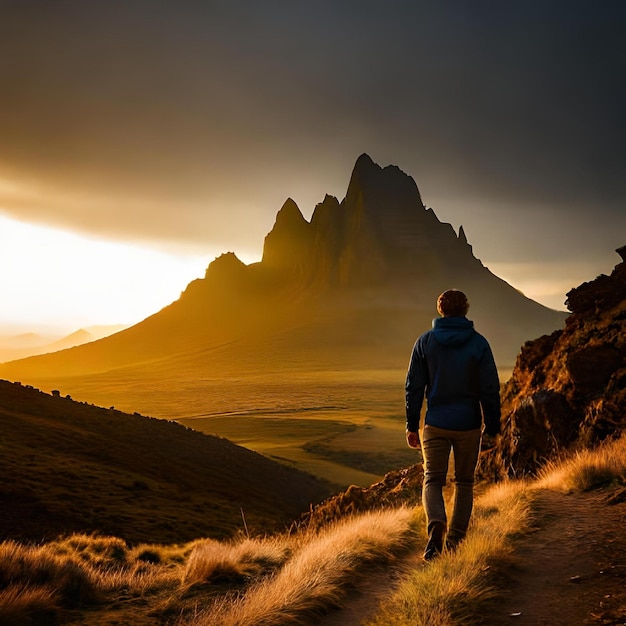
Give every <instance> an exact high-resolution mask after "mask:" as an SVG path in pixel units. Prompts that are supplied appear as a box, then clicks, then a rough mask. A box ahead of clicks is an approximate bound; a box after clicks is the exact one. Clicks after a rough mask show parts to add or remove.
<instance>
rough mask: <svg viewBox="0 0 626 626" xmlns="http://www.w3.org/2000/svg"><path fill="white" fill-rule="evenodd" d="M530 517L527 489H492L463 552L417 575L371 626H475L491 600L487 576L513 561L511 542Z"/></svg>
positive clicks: (449, 555) (511, 485)
mask: <svg viewBox="0 0 626 626" xmlns="http://www.w3.org/2000/svg"><path fill="white" fill-rule="evenodd" d="M527 512H528V495H527V489H526V487H525V485H524V484H523V483H507V484H504V485H499V486H497V487H494V488H492V489H490V490H489V491H488V492H487V493H486V494H485V495H484V496H482V497H481V498H479V499H478V501H477V503H476V511H475V515H474V521H473V525H472V528H471V531H470V532H469V534H468V536H467V538H466V540H465V541H464V542H463V543H462V544H461V546H460V547H459V549H458V550H457V551H456V552H455V553H444V554H443V555H442V556H441V557H440V558H438V559H436V560H435V561H433V562H432V563H429V564H428V566H424V567H420V568H418V569H415V570H414V571H413V572H412V573H411V575H410V576H408V577H407V578H406V579H405V580H404V581H403V583H402V584H401V585H400V587H399V588H398V590H397V591H396V593H395V594H394V595H393V597H392V598H391V599H390V600H388V601H387V602H386V603H384V604H383V606H382V607H381V610H380V612H379V614H378V615H377V616H376V618H375V619H373V620H372V621H370V622H369V623H368V624H369V625H370V626H408V625H411V626H420V625H424V626H444V625H449V624H471V623H472V619H473V618H472V616H473V615H476V607H477V606H478V605H480V604H481V603H482V602H484V601H486V600H487V599H489V598H490V597H491V595H492V589H491V586H490V582H489V580H488V577H487V576H486V575H485V573H486V572H487V571H488V570H489V567H490V563H492V562H495V561H502V560H505V559H506V558H507V557H508V556H509V546H508V542H507V537H508V536H510V535H511V534H513V533H517V532H521V531H523V530H524V527H525V523H526V521H527V519H528V515H527ZM419 514H420V515H423V512H422V511H421V510H420V512H419Z"/></svg>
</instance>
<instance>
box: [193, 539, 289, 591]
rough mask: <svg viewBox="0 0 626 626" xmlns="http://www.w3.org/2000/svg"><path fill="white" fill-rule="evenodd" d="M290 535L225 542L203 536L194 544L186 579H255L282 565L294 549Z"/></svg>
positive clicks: (208, 580) (210, 580)
mask: <svg viewBox="0 0 626 626" xmlns="http://www.w3.org/2000/svg"><path fill="white" fill-rule="evenodd" d="M291 543H292V541H291V540H290V539H289V538H288V537H270V538H267V539H244V540H243V541H240V542H238V543H237V542H229V543H222V542H219V541H214V540H212V539H204V540H202V541H198V542H197V543H195V545H194V547H193V550H192V551H191V554H190V555H189V559H188V560H187V567H186V569H185V574H184V578H183V582H184V583H185V584H188V585H192V584H194V583H208V582H216V581H238V580H245V579H250V578H254V577H256V576H259V575H261V574H263V573H265V572H268V571H272V570H273V569H276V568H277V567H279V566H280V565H282V564H283V563H284V562H285V561H286V560H287V559H288V558H289V557H290V556H291V552H292V546H291Z"/></svg>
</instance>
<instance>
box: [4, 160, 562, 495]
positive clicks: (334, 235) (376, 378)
mask: <svg viewBox="0 0 626 626" xmlns="http://www.w3.org/2000/svg"><path fill="white" fill-rule="evenodd" d="M450 287H457V288H459V289H463V290H464V291H465V292H466V293H467V294H468V296H469V299H470V303H471V308H470V317H471V318H472V319H473V320H474V322H475V324H476V327H477V328H478V330H479V331H480V332H482V333H483V334H485V335H486V336H487V337H488V339H489V340H490V343H491V345H492V346H493V348H494V353H495V356H496V359H497V360H498V363H499V365H500V367H501V368H502V369H503V371H504V370H506V369H507V368H509V369H510V368H511V367H512V364H513V363H514V360H515V356H516V355H517V352H518V350H519V346H520V345H521V344H522V343H523V342H525V341H526V340H528V339H530V338H533V337H537V336H539V335H541V334H544V333H546V332H552V331H553V330H554V329H556V328H559V327H561V326H562V324H563V321H564V319H565V317H566V315H565V313H562V312H557V311H553V310H550V309H547V308H546V307H543V306H541V305H540V304H538V303H536V302H534V301H532V300H530V299H528V298H526V297H525V296H524V295H523V294H522V293H520V292H519V291H517V290H516V289H514V288H513V287H511V286H510V285H508V284H507V283H506V282H504V281H503V280H501V279H500V278H498V277H497V276H495V275H494V274H492V273H491V272H490V271H489V270H488V269H487V268H486V267H484V266H483V264H482V263H481V262H480V261H479V260H478V259H477V258H476V257H475V256H474V254H473V252H472V248H471V246H470V245H469V243H468V242H467V239H466V237H465V234H464V231H463V228H462V227H461V228H460V229H459V232H458V234H457V233H456V232H455V231H454V229H453V228H452V226H451V225H450V224H445V223H442V222H440V221H439V219H438V218H437V216H436V215H435V213H434V211H433V210H432V209H429V208H426V207H425V205H424V203H423V202H422V198H421V195H420V192H419V190H418V188H417V185H416V184H415V181H414V180H413V178H412V177H411V176H408V175H407V174H405V173H404V172H402V171H401V170H400V169H398V168H397V167H395V166H391V165H390V166H387V167H385V168H382V167H380V166H378V165H377V164H375V163H374V162H373V161H372V160H371V158H370V157H369V156H367V155H361V156H360V157H359V159H358V160H357V161H356V163H355V166H354V170H353V172H352V175H351V178H350V181H349V185H348V189H347V193H346V196H345V198H344V199H343V200H342V201H341V202H339V201H338V200H337V199H336V198H334V197H332V196H328V195H327V196H326V197H325V199H324V200H323V201H322V202H321V203H320V204H318V205H317V206H316V207H315V210H314V211H313V214H312V217H311V220H310V221H307V220H306V219H305V218H304V217H303V215H302V213H301V211H300V209H299V208H298V207H297V205H296V204H295V202H293V200H287V201H286V202H285V204H284V205H283V207H282V208H281V209H280V211H279V212H278V214H277V217H276V222H275V224H274V226H273V228H272V230H271V231H270V232H269V233H268V235H267V237H266V239H265V244H264V251H263V259H262V261H260V262H259V263H254V264H251V265H245V264H244V263H242V262H241V261H240V260H239V259H237V257H236V256H235V255H234V254H232V253H227V254H224V255H222V256H220V257H219V258H217V259H215V261H213V262H212V263H211V264H210V265H209V267H208V269H207V272H206V275H205V277H204V278H203V279H198V280H196V281H193V282H192V283H191V284H189V285H188V286H187V288H186V289H185V290H184V292H183V293H182V294H181V297H180V298H179V299H178V300H177V301H176V302H174V303H172V304H171V305H169V306H168V307H166V308H164V309H163V310H161V311H159V312H158V313H155V314H154V315H152V316H151V317H149V318H147V319H146V320H144V321H143V322H141V323H140V324H137V325H135V326H133V327H131V328H129V329H126V330H124V331H122V332H120V333H117V334H115V335H113V336H111V337H107V338H105V339H102V340H100V341H96V342H93V343H90V344H87V345H83V346H79V347H77V348H72V349H70V350H64V351H61V352H58V353H54V354H48V355H44V356H39V357H34V358H30V359H25V360H20V361H14V362H11V363H6V364H4V365H1V366H0V376H2V377H4V378H6V379H9V380H19V381H22V382H25V383H29V384H32V385H34V386H36V387H39V388H41V389H44V390H47V391H50V390H52V389H60V390H62V391H63V393H64V394H65V393H69V394H71V395H72V397H75V398H79V399H81V400H86V401H88V402H92V403H96V404H99V405H102V406H110V405H115V406H116V407H118V408H121V409H123V410H126V411H130V412H132V411H140V412H141V413H145V414H149V415H154V416H156V417H164V418H169V419H176V420H179V421H180V422H181V423H184V424H186V425H188V426H192V427H193V428H196V429H198V430H201V431H203V432H207V433H211V434H219V435H221V436H225V437H227V438H229V439H231V440H232V441H235V442H236V443H240V444H242V445H245V446H247V447H250V448H252V449H254V450H257V451H260V452H263V453H264V454H267V455H270V456H274V457H276V458H281V459H283V460H287V461H288V462H291V463H295V464H297V465H298V466H300V467H302V468H304V469H306V470H307V471H310V472H313V473H315V474H317V475H321V476H325V477H327V478H329V479H331V480H333V481H335V482H339V483H341V484H344V485H346V486H347V485H349V484H351V483H354V484H360V485H368V484H370V483H372V482H374V481H376V480H378V479H379V478H380V477H381V476H382V475H384V474H385V473H386V472H387V471H390V470H391V469H394V468H398V467H402V466H405V465H408V464H410V463H411V458H412V457H410V456H409V455H410V451H407V449H406V446H405V444H404V440H403V436H402V432H403V423H404V416H403V399H402V389H403V385H404V377H405V372H406V365H407V363H408V358H409V354H410V350H411V347H412V345H413V343H414V341H415V338H416V337H417V336H418V335H419V334H420V333H421V332H423V331H424V330H426V329H427V328H429V327H430V325H431V320H432V318H433V317H435V316H436V311H435V299H436V296H437V295H438V294H439V293H440V292H441V291H443V290H444V289H447V288H450ZM233 416H238V418H239V419H237V418H234V417H233Z"/></svg>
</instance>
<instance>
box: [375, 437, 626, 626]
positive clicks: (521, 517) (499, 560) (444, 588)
mask: <svg viewBox="0 0 626 626" xmlns="http://www.w3.org/2000/svg"><path fill="white" fill-rule="evenodd" d="M611 485H615V486H621V485H626V437H622V438H621V439H619V440H616V441H612V442H607V443H606V444H605V445H604V446H602V447H600V448H599V449H597V450H585V451H581V452H579V453H577V454H575V455H573V456H571V457H570V458H568V459H565V460H562V461H560V462H554V463H551V464H549V465H548V466H546V468H545V469H544V471H543V473H542V475H541V477H540V478H539V479H538V480H536V481H533V482H531V481H511V482H505V483H501V484H499V485H496V486H493V487H491V488H489V489H488V491H487V492H486V493H485V494H484V495H482V496H481V497H480V498H478V499H477V503H476V511H475V515H474V519H473V523H472V527H471V529H470V532H469V533H468V536H467V539H466V540H465V542H464V543H462V544H461V546H460V547H459V549H458V551H457V552H455V553H454V554H444V555H443V556H442V557H441V558H439V559H437V560H436V561H434V562H433V563H431V564H429V565H428V566H427V567H423V568H420V569H416V570H415V571H414V572H413V573H412V574H411V575H410V576H409V577H408V578H407V579H406V580H405V581H404V582H403V583H402V585H401V586H400V587H399V589H398V590H397V592H396V593H395V595H394V596H393V597H392V598H391V599H390V600H389V601H388V602H387V603H385V604H384V605H383V607H382V609H381V611H380V613H379V614H378V615H377V617H376V618H375V619H374V620H372V621H370V622H368V626H420V625H424V626H426V625H428V626H449V625H452V624H464V625H466V624H467V625H470V624H473V623H475V622H476V621H479V618H477V617H476V616H478V615H480V613H481V610H480V609H481V606H482V605H483V604H484V603H485V602H487V601H488V600H489V599H490V597H492V595H493V594H494V592H495V589H494V588H493V584H494V583H493V580H492V577H491V576H490V573H491V569H492V565H495V564H498V565H500V566H501V565H502V564H503V563H506V562H507V560H508V559H509V557H510V554H511V552H510V551H511V548H510V541H509V539H510V538H511V537H512V536H515V535H516V534H519V533H523V532H525V531H526V530H527V529H528V528H529V527H530V526H531V525H532V523H533V512H532V506H533V499H534V496H535V494H536V493H538V492H539V491H540V490H543V489H553V490H560V491H569V492H571V491H586V490H589V489H594V488H598V487H603V486H611ZM420 513H421V512H420Z"/></svg>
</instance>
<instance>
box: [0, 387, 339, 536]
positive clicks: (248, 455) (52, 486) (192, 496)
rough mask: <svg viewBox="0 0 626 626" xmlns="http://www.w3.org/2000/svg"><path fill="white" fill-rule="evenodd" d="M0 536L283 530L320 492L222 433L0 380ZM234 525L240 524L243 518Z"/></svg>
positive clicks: (322, 488) (326, 490) (322, 487)
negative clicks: (213, 433) (203, 431)
mask: <svg viewBox="0 0 626 626" xmlns="http://www.w3.org/2000/svg"><path fill="white" fill-rule="evenodd" d="M0 476H2V483H1V485H0V508H1V509H2V515H0V540H5V539H8V538H12V539H20V540H29V541H41V540H44V539H51V538H53V537H56V536H57V535H59V534H63V535H65V534H69V533H72V532H86V533H91V532H99V533H104V534H113V535H116V536H119V537H122V538H124V539H126V540H127V541H129V542H134V543H136V542H164V543H165V542H185V541H190V540H193V539H195V538H198V537H214V538H220V537H228V536H232V535H233V534H234V533H236V532H237V531H244V530H245V526H246V525H247V527H248V529H249V531H250V532H252V531H254V532H261V533H262V532H266V531H270V530H276V529H281V528H283V525H285V524H289V523H290V522H291V521H292V520H293V519H294V518H295V517H297V516H298V515H299V514H301V513H303V512H305V511H307V510H308V509H309V507H310V505H311V504H315V503H317V502H319V501H320V500H322V499H323V498H324V497H327V496H328V495H329V494H330V493H331V491H332V489H331V487H330V486H329V485H328V484H325V483H322V482H320V481H318V480H316V479H314V478H313V477H311V476H309V475H307V474H304V473H302V472H299V471H298V470H295V469H290V468H287V467H285V466H283V465H280V464H278V463H276V462H273V461H271V460H269V459H267V458H265V457H263V456H261V455H259V454H256V453H254V452H251V451H249V450H246V449H245V448H241V447H239V446H236V445H234V444H232V443H230V442H228V441H226V440H225V439H220V438H217V437H210V436H207V435H203V434H201V433H198V432H196V431H193V430H190V429H187V428H185V427H183V426H180V425H178V424H176V423H173V422H169V421H165V420H158V419H151V418H148V417H143V416H140V415H129V414H125V413H121V412H120V411H116V410H113V409H104V408H100V407H95V406H91V405H86V404H81V403H78V402H74V401H73V400H71V399H69V398H64V397H61V396H59V395H56V396H54V395H48V394H45V393H42V392H40V391H38V390H35V389H29V388H27V387H23V386H21V385H18V384H12V383H9V382H7V381H0ZM244 520H245V521H244Z"/></svg>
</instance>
